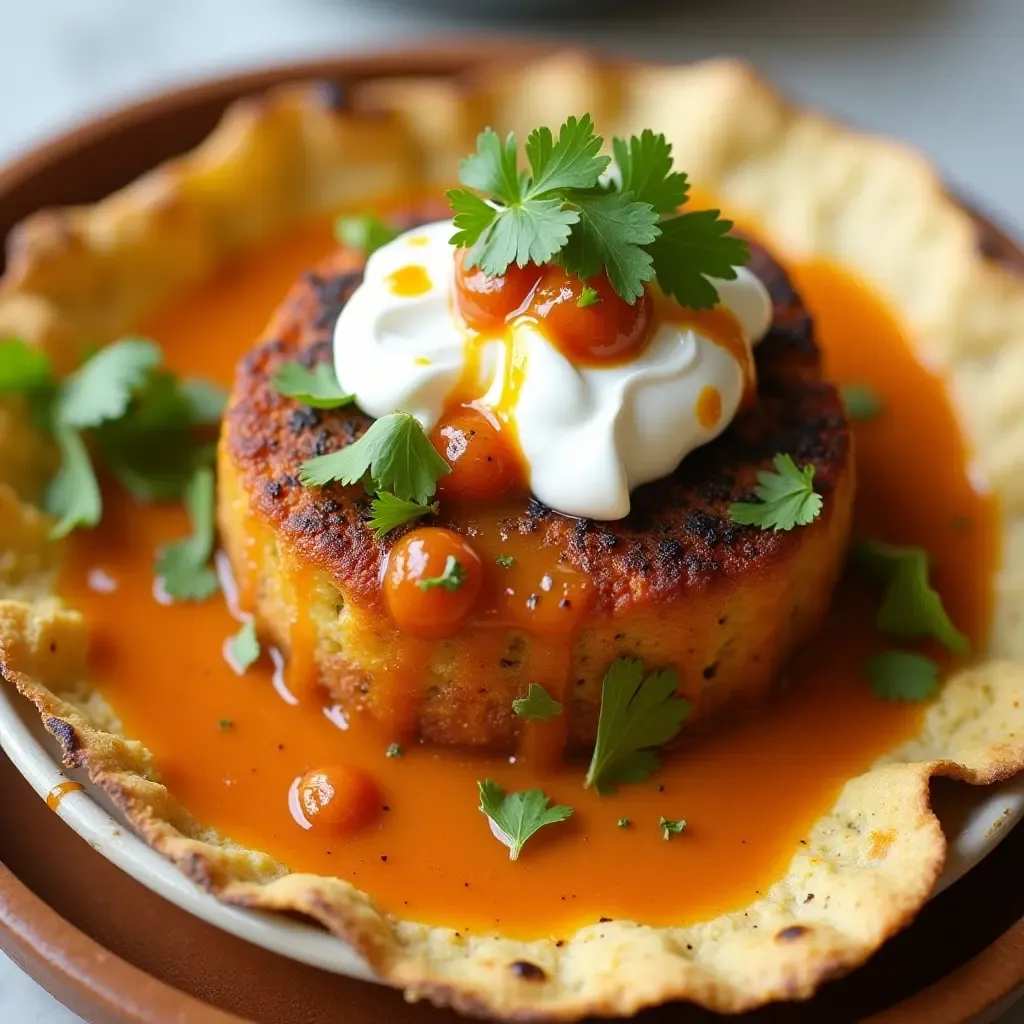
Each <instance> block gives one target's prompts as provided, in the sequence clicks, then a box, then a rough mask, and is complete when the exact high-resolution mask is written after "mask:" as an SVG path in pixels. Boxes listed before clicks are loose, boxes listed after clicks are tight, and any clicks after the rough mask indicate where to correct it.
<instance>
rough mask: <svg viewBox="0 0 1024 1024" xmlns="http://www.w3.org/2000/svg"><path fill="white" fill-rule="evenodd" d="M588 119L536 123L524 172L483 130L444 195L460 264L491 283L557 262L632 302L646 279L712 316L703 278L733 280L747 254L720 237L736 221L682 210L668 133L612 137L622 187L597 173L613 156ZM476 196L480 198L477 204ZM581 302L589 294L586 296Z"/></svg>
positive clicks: (514, 148)
mask: <svg viewBox="0 0 1024 1024" xmlns="http://www.w3.org/2000/svg"><path fill="white" fill-rule="evenodd" d="M603 142H604V140H603V139H602V138H601V136H599V135H596V134H595V132H594V124H593V121H592V120H591V118H590V115H589V114H584V115H583V116H582V117H578V118H577V117H570V118H568V119H567V120H566V122H565V123H564V124H563V125H562V127H561V128H560V129H559V132H558V138H557V139H555V138H554V136H553V135H552V133H551V131H550V129H548V128H537V129H535V130H534V131H532V132H531V133H530V135H529V137H528V138H527V140H526V145H525V152H526V161H527V164H528V166H529V170H528V171H522V170H521V169H520V166H519V154H518V143H517V140H516V137H515V135H513V134H511V133H510V134H509V135H508V136H506V138H505V140H504V141H502V140H501V139H500V138H499V136H498V135H497V134H496V133H495V132H494V131H493V130H492V129H490V128H488V129H485V130H484V131H483V132H481V133H480V135H479V136H478V138H477V147H476V152H475V153H474V154H472V155H471V156H469V157H468V158H467V159H466V160H464V161H463V163H462V166H461V168H460V172H459V180H460V182H461V183H462V184H463V185H464V186H465V188H460V189H452V190H450V191H449V192H448V193H447V195H448V200H449V202H450V204H451V208H452V211H453V213H454V224H455V229H456V230H455V234H454V235H453V236H452V239H451V241H452V244H453V245H456V246H459V247H460V248H466V249H469V253H468V254H467V256H466V261H465V265H466V266H467V267H474V266H479V267H480V268H481V269H482V270H483V271H484V273H486V274H489V275H491V276H499V275H501V274H503V273H504V272H505V271H506V270H507V269H508V267H509V266H510V265H511V264H512V263H515V264H516V265H517V266H519V267H523V266H525V265H526V264H527V263H529V262H531V261H532V262H533V263H536V264H538V265H541V264H545V263H551V262H556V263H559V264H561V265H562V266H563V267H564V268H565V269H566V270H567V271H568V272H569V273H571V274H576V275H578V276H579V277H580V278H581V279H583V280H587V279H589V278H593V277H596V276H597V275H598V274H600V273H601V272H602V270H603V271H604V272H605V274H607V277H608V280H609V282H610V283H611V285H612V287H613V288H614V289H615V291H616V292H617V293H618V294H619V295H620V296H621V297H622V298H623V299H624V300H625V301H626V302H628V303H630V304H633V303H634V302H636V300H637V299H638V298H639V297H640V296H641V295H642V294H643V292H644V285H645V283H646V282H647V281H650V280H651V279H653V278H654V277H657V279H658V284H659V286H660V287H661V289H662V291H664V292H665V293H666V294H667V295H670V296H672V297H673V298H674V299H675V300H676V301H677V302H679V303H680V305H683V306H689V307H691V308H694V309H708V308H712V307H713V306H715V305H716V304H717V302H718V291H717V289H716V288H715V287H714V284H713V283H712V281H711V280H710V279H712V278H722V279H726V280H731V279H733V278H735V276H736V269H735V268H736V267H738V266H742V265H743V264H745V263H746V262H747V260H748V259H749V252H748V249H747V246H746V243H745V242H743V241H742V240H741V239H738V238H733V237H728V232H729V231H730V230H731V228H732V223H731V222H730V221H727V220H723V219H722V218H721V217H720V215H719V212H718V211H717V210H707V211H700V212H696V213H683V214H678V210H679V208H680V207H681V206H682V205H683V204H684V203H685V202H686V199H687V194H688V189H689V186H688V182H687V178H686V175H685V174H683V173H682V172H680V171H675V170H673V169H672V147H671V146H670V144H669V143H668V142H667V141H666V139H665V136H664V135H660V134H657V135H656V134H655V133H654V132H651V131H644V132H643V133H642V134H641V135H640V136H639V138H638V137H635V136H634V137H633V138H631V139H629V140H628V141H625V140H623V139H613V140H612V150H613V152H614V153H615V159H616V163H617V165H618V170H619V174H620V177H621V186H617V185H616V184H615V182H614V181H612V180H611V179H610V178H608V179H606V178H604V177H603V175H604V172H605V171H606V170H607V168H608V164H609V162H610V161H609V158H608V157H607V156H602V155H600V151H601V148H602V145H603ZM478 193H483V194H484V196H486V197H487V198H486V199H485V198H482V197H481V195H479V194H478ZM584 295H585V296H586V299H585V300H584V299H583V297H582V296H581V303H580V304H581V305H588V304H591V303H593V301H595V299H596V297H597V296H596V292H595V291H594V290H593V289H590V290H589V291H586V292H584Z"/></svg>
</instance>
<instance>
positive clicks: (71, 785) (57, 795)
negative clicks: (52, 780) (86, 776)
mask: <svg viewBox="0 0 1024 1024" xmlns="http://www.w3.org/2000/svg"><path fill="white" fill-rule="evenodd" d="M83 789H85V786H83V785H82V784H81V783H80V782H72V781H71V780H70V779H69V780H68V781H67V782H58V783H57V785H56V786H54V787H53V789H51V790H50V792H49V793H47V794H46V806H47V807H49V808H50V810H51V811H55V810H57V808H58V807H60V805H61V803H62V802H63V800H64V797H66V796H67V795H68V793H79V792H81V791H82V790H83Z"/></svg>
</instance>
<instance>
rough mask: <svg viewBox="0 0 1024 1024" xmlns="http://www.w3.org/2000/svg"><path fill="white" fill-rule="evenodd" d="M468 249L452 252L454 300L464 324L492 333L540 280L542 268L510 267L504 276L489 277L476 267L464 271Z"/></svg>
mask: <svg viewBox="0 0 1024 1024" xmlns="http://www.w3.org/2000/svg"><path fill="white" fill-rule="evenodd" d="M467 253H468V250H467V249H458V250H456V252H455V301H456V304H457V306H458V308H459V312H460V313H461V314H462V318H463V319H464V320H465V321H466V323H467V324H468V325H469V326H470V327H472V328H473V329H474V330H476V331H492V330H494V329H496V328H499V327H501V326H502V324H504V323H505V318H506V317H508V316H509V315H510V314H511V313H514V312H515V311H516V310H517V309H519V307H520V306H522V305H523V303H524V302H525V301H526V299H527V297H528V296H529V294H530V291H531V289H532V288H533V287H534V285H536V283H537V282H538V281H539V280H540V276H541V269H540V268H539V267H537V266H535V265H534V264H532V263H528V264H527V265H526V266H525V267H518V266H516V264H515V263H511V264H509V267H508V269H507V270H506V271H505V273H504V274H500V275H497V276H494V277H490V276H488V275H487V274H485V273H484V272H483V271H482V270H481V269H480V268H479V267H472V268H470V269H467V268H466V265H465V263H466V255H467Z"/></svg>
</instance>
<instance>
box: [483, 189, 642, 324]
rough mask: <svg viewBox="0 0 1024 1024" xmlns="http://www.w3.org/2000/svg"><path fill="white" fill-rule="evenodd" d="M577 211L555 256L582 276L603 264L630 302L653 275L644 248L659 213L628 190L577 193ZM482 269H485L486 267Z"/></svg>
mask: <svg viewBox="0 0 1024 1024" xmlns="http://www.w3.org/2000/svg"><path fill="white" fill-rule="evenodd" d="M572 203H573V206H574V208H575V209H576V210H577V211H578V213H579V222H578V223H577V224H576V225H574V227H573V229H572V233H571V235H570V236H569V240H568V242H567V243H565V246H564V248H563V249H562V250H561V252H560V253H559V261H560V262H561V263H562V265H563V266H564V267H565V269H566V270H567V271H569V273H570V274H576V275H577V276H579V277H580V278H582V279H583V280H586V279H587V278H591V277H596V276H597V275H598V274H600V273H601V269H602V267H603V268H604V270H605V273H607V275H608V280H609V282H610V283H611V286H612V287H613V288H614V289H615V291H616V292H618V293H619V295H620V296H621V297H622V298H623V299H625V300H626V302H628V303H629V304H630V305H632V304H633V303H634V302H636V300H637V299H638V298H640V296H641V295H643V293H644V282H645V281H649V280H650V279H651V278H652V277H654V268H653V266H652V261H653V258H652V256H651V254H650V253H649V252H648V251H647V250H646V249H644V248H642V247H643V246H645V245H649V244H650V243H651V242H653V241H654V240H655V239H656V238H657V237H658V227H657V223H658V215H657V213H655V211H654V209H653V208H652V207H651V206H649V205H648V204H647V203H636V202H633V197H632V196H631V195H630V194H629V193H628V192H609V193H604V194H595V195H576V196H574V197H573V199H572ZM485 269H486V268H485Z"/></svg>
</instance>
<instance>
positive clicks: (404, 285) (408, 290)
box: [385, 263, 433, 299]
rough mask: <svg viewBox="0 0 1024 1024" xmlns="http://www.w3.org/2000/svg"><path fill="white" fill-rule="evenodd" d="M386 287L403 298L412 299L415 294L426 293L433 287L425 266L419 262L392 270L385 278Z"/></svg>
mask: <svg viewBox="0 0 1024 1024" xmlns="http://www.w3.org/2000/svg"><path fill="white" fill-rule="evenodd" d="M385 280H386V281H387V283H388V287H389V288H390V289H391V290H392V291H393V292H394V293H395V295H399V296H401V297H402V298H403V299H414V298H415V297H416V296H417V295H426V294H427V292H429V291H430V289H431V288H432V287H433V285H432V284H431V281H430V275H429V274H428V273H427V268H426V267H424V266H422V265H421V264H419V263H410V264H409V265H408V266H405V267H399V268H398V269H397V270H393V271H392V272H391V273H390V274H388V276H387V277H386V278H385Z"/></svg>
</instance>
